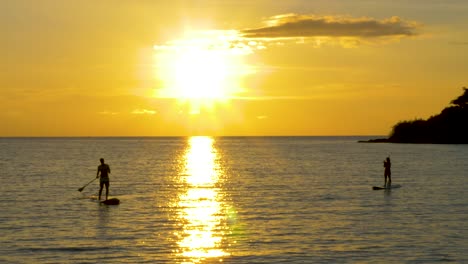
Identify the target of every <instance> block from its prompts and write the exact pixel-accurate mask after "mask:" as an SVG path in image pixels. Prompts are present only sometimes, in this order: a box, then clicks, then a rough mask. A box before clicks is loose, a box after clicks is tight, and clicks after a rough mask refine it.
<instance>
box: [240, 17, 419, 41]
mask: <svg viewBox="0 0 468 264" xmlns="http://www.w3.org/2000/svg"><path fill="white" fill-rule="evenodd" d="M266 23H267V26H265V27H260V28H254V29H246V30H243V31H242V34H243V36H244V37H247V38H295V37H360V38H375V37H396V36H398V37H401V36H413V35H417V28H418V25H417V23H415V22H410V21H404V20H402V19H401V18H399V17H391V18H388V19H384V20H376V19H373V18H346V17H335V16H322V17H319V16H304V15H297V14H287V15H279V16H275V17H272V18H270V19H269V20H267V21H266Z"/></svg>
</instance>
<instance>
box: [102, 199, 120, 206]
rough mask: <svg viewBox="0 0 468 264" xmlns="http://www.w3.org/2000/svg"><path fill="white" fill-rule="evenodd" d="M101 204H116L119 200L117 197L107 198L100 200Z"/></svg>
mask: <svg viewBox="0 0 468 264" xmlns="http://www.w3.org/2000/svg"><path fill="white" fill-rule="evenodd" d="M101 203H102V204H105V205H118V204H120V200H119V199H117V198H111V199H107V200H105V201H101Z"/></svg>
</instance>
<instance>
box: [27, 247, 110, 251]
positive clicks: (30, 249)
mask: <svg viewBox="0 0 468 264" xmlns="http://www.w3.org/2000/svg"><path fill="white" fill-rule="evenodd" d="M106 250H118V248H116V247H28V248H22V249H21V251H28V252H45V251H48V252H94V251H106Z"/></svg>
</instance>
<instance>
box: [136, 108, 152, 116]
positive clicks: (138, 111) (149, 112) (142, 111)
mask: <svg viewBox="0 0 468 264" xmlns="http://www.w3.org/2000/svg"><path fill="white" fill-rule="evenodd" d="M156 113H157V112H156V111H154V110H147V109H135V110H133V111H132V114H135V115H155V114H156Z"/></svg>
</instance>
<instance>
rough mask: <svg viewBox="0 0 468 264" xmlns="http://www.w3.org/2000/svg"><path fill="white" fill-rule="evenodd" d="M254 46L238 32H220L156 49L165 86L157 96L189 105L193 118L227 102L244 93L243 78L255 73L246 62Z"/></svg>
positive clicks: (190, 36)
mask: <svg viewBox="0 0 468 264" xmlns="http://www.w3.org/2000/svg"><path fill="white" fill-rule="evenodd" d="M253 45H254V44H253V43H247V44H245V43H244V42H243V41H242V40H241V38H240V37H239V35H238V33H237V32H236V31H219V30H216V31H201V32H191V33H188V34H187V36H186V37H185V38H183V39H180V40H174V41H170V42H167V43H166V45H156V46H154V49H155V51H156V55H155V59H156V70H157V72H156V75H157V77H158V78H159V79H160V80H161V82H162V84H163V87H160V88H158V89H156V90H155V96H156V97H158V98H175V99H177V100H178V101H179V102H181V103H188V104H189V105H190V107H191V113H192V114H196V113H199V112H200V110H201V109H202V108H207V109H212V108H213V106H214V104H215V103H219V102H227V101H228V100H229V99H231V98H233V97H235V96H236V95H238V94H239V93H241V92H242V91H243V89H242V87H241V77H242V76H245V75H247V74H249V73H251V72H252V69H251V68H249V67H248V66H247V64H246V63H245V62H244V61H243V59H244V57H245V56H244V55H247V54H250V53H251V52H252V46H253Z"/></svg>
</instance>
